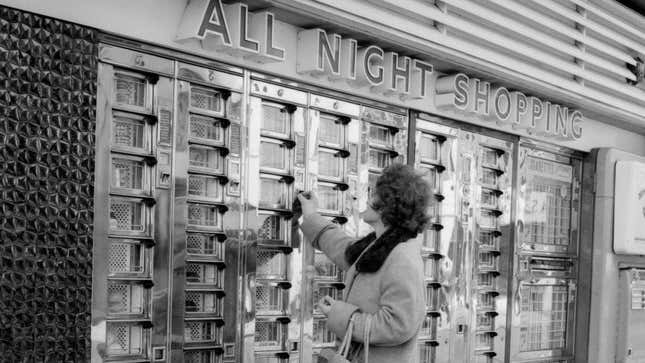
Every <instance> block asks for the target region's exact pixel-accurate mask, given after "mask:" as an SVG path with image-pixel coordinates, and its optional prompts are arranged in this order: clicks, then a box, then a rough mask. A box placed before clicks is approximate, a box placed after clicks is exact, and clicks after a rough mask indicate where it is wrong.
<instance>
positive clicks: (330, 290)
mask: <svg viewBox="0 0 645 363" xmlns="http://www.w3.org/2000/svg"><path fill="white" fill-rule="evenodd" d="M313 293H314V313H318V314H320V313H321V311H320V310H318V302H319V301H320V299H322V298H323V297H324V296H331V297H332V298H333V299H334V300H337V299H340V298H341V296H340V295H341V294H340V291H339V290H338V289H337V288H335V287H334V286H316V287H315V288H314V290H313Z"/></svg>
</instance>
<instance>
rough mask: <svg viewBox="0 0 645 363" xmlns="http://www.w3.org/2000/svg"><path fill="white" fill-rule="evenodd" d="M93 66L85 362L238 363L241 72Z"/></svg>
mask: <svg viewBox="0 0 645 363" xmlns="http://www.w3.org/2000/svg"><path fill="white" fill-rule="evenodd" d="M100 59H101V63H100V64H99V80H98V97H97V124H96V127H97V130H96V135H97V139H96V144H97V160H96V163H97V164H96V165H97V168H96V180H97V183H96V187H95V218H94V220H95V224H94V264H93V268H94V271H93V281H92V284H93V289H92V300H93V309H92V311H93V314H92V353H91V355H92V361H93V362H107V361H114V362H126V361H127V362H151V361H152V362H219V361H222V360H223V359H224V358H225V357H226V356H227V355H228V356H231V357H235V350H236V345H237V338H238V337H237V331H236V328H235V327H236V322H237V303H238V300H237V288H238V284H237V275H238V268H239V266H238V260H239V258H238V254H239V252H238V250H239V248H240V246H239V242H240V231H241V199H240V197H241V173H240V170H241V169H240V168H241V164H240V160H241V159H240V158H241V153H242V148H241V145H240V130H241V127H242V122H243V112H244V108H243V107H242V102H243V84H244V78H243V76H242V74H241V70H240V69H235V68H223V69H222V70H215V69H208V68H203V67H197V66H194V65H191V64H187V63H181V62H176V61H173V60H171V59H167V58H162V57H158V56H154V55H150V54H146V53H142V52H135V51H130V50H126V49H122V48H117V47H113V46H109V45H102V46H101V47H100ZM233 361H234V360H233Z"/></svg>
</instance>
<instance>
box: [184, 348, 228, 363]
mask: <svg viewBox="0 0 645 363" xmlns="http://www.w3.org/2000/svg"><path fill="white" fill-rule="evenodd" d="M220 361H221V360H219V359H218V355H217V352H215V351H213V350H191V351H185V352H184V363H218V362H220Z"/></svg>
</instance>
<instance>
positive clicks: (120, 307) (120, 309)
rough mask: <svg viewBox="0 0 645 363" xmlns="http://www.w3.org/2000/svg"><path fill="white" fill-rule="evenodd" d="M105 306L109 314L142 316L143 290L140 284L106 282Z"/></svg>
mask: <svg viewBox="0 0 645 363" xmlns="http://www.w3.org/2000/svg"><path fill="white" fill-rule="evenodd" d="M107 300H108V301H107V306H108V313H109V314H120V315H129V314H137V315H142V314H144V312H145V310H144V301H145V300H144V289H143V286H142V285H140V284H134V283H129V282H116V281H108V289H107Z"/></svg>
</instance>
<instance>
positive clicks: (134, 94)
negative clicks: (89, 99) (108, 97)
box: [114, 72, 146, 107]
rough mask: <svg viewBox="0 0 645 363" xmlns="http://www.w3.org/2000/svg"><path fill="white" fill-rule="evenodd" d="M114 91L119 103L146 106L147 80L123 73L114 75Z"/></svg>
mask: <svg viewBox="0 0 645 363" xmlns="http://www.w3.org/2000/svg"><path fill="white" fill-rule="evenodd" d="M114 84H115V87H114V91H115V97H114V99H115V100H116V102H117V103H121V104H125V105H132V106H138V107H145V105H146V80H145V79H143V78H137V77H133V76H129V75H126V74H123V73H119V72H117V73H115V75H114Z"/></svg>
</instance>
